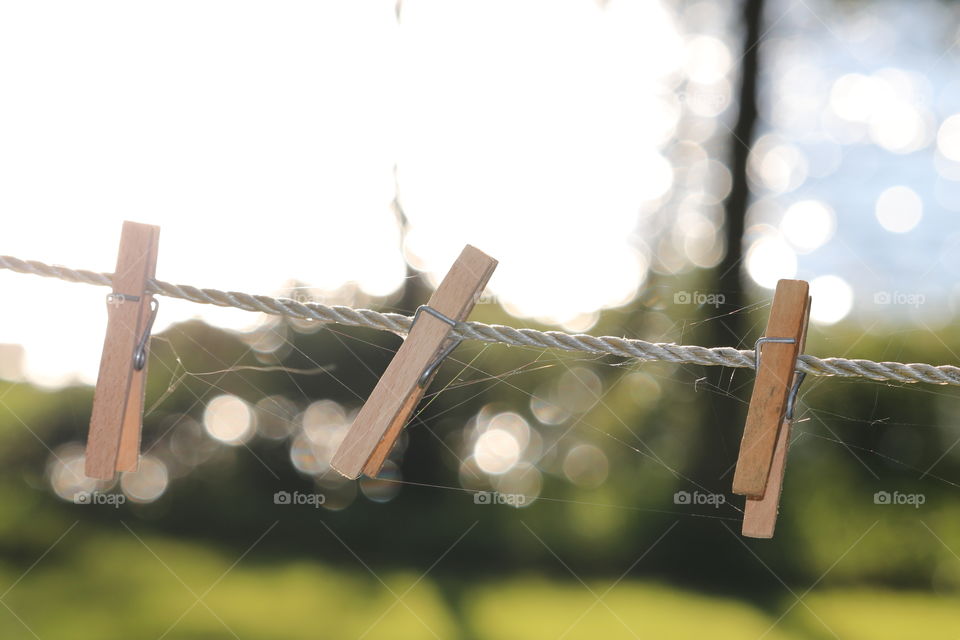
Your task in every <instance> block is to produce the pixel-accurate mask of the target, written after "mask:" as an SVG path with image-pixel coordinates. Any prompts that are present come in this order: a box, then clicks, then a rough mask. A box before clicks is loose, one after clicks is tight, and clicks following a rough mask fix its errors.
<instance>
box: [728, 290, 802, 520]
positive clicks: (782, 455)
mask: <svg viewBox="0 0 960 640" xmlns="http://www.w3.org/2000/svg"><path fill="white" fill-rule="evenodd" d="M811 303H812V301H811V300H810V299H809V298H808V299H807V310H806V313H805V316H804V321H803V331H802V333H801V336H800V348H799V350H798V352H799V353H803V352H804V348H805V347H806V344H807V327H808V325H809V323H810V304H811ZM793 375H794V378H793V380H791V382H790V384H791V387H792V386H793V384H794V383H795V382H796V376H797V374H796V372H794V374H793ZM794 408H796V407H794ZM792 431H793V429H792V425H791V421H790V420H788V419H787V418H786V416H784V419H783V424H782V425H781V426H780V435H779V436H778V437H777V446H776V448H774V450H773V460H772V461H771V463H770V473H769V475H768V477H767V489H766V491H764V494H763V497H762V498H751V497H749V496H748V497H747V502H746V504H745V505H744V507H743V528H742V529H741V533H742V534H743V535H745V536H747V537H749V538H772V537H773V532H774V530H775V529H776V526H777V514H778V512H779V510H780V496H781V494H782V492H783V478H784V472H785V471H786V467H787V453H788V451H789V448H790V437H791V432H792Z"/></svg>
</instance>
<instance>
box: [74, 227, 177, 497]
mask: <svg viewBox="0 0 960 640" xmlns="http://www.w3.org/2000/svg"><path fill="white" fill-rule="evenodd" d="M159 243H160V227H155V226H151V225H146V224H138V223H135V222H124V223H123V231H122V233H121V235H120V251H119V255H118V257H117V268H116V271H114V274H113V293H112V294H110V295H109V296H108V297H107V314H108V319H107V332H106V337H105V338H104V342H103V355H102V356H101V359H100V372H99V374H98V375H97V386H96V389H95V390H94V394H93V411H92V413H91V416H90V433H89V436H88V438H87V453H86V465H85V471H86V474H87V475H88V476H89V477H91V478H99V479H104V480H107V479H110V478H112V477H113V475H114V473H115V472H116V471H118V470H119V471H133V470H136V468H137V464H138V460H139V455H140V426H141V420H142V417H143V394H144V383H145V380H146V372H147V367H146V356H147V353H146V348H147V340H148V339H149V331H150V327H151V326H152V324H153V316H154V313H155V309H156V308H155V306H154V305H156V302H155V301H154V300H153V297H152V296H150V295H147V292H146V287H147V282H148V281H149V280H151V279H152V278H153V277H154V274H155V272H156V266H157V251H158V249H159ZM138 351H142V353H141V355H140V356H139V357H138V355H137V354H138ZM138 365H139V366H138Z"/></svg>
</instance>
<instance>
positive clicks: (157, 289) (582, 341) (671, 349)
mask: <svg viewBox="0 0 960 640" xmlns="http://www.w3.org/2000/svg"><path fill="white" fill-rule="evenodd" d="M0 269H9V270H11V271H16V272H18V273H29V274H33V275H38V276H44V277H48V278H59V279H60V280H66V281H68V282H82V283H86V284H93V285H99V286H107V287H108V286H111V280H112V276H111V274H109V273H97V272H94V271H85V270H77V269H67V268H65V267H59V266H53V265H48V264H44V263H42V262H36V261H33V260H29V261H27V260H20V259H18V258H13V257H10V256H0ZM148 288H149V291H150V293H156V294H159V295H162V296H167V297H170V298H180V299H182V300H189V301H190V302H196V303H199V304H213V305H217V306H219V307H235V308H237V309H244V310H246V311H260V312H262V313H268V314H271V315H278V316H286V317H290V318H300V319H304V320H316V321H318V322H324V323H334V324H340V325H346V326H353V327H369V328H372V329H381V330H383V331H391V332H393V333H396V334H400V335H406V333H407V332H408V331H409V329H410V324H411V322H412V320H413V318H412V317H411V316H405V315H402V314H399V313H380V312H379V311H373V310H371V309H353V308H351V307H343V306H327V305H324V304H319V303H316V302H298V301H296V300H291V299H288V298H273V297H270V296H257V295H251V294H249V293H240V292H237V291H220V290H218V289H198V288H196V287H191V286H189V285H177V284H170V283H169V282H161V281H159V280H153V281H151V282H150V283H149V285H148ZM453 333H454V334H455V335H456V336H459V337H461V338H464V339H467V340H479V341H481V342H493V343H499V344H508V345H513V346H517V347H533V348H536V349H562V350H564V351H579V352H584V353H592V354H610V355H615V356H623V357H627V358H636V359H638V360H644V361H648V362H652V361H659V362H674V363H679V364H701V365H719V366H724V367H744V368H748V369H752V368H753V367H754V360H753V358H754V353H753V351H752V350H739V349H734V348H732V347H710V348H708V347H699V346H696V345H679V344H672V343H655V342H646V341H645V340H633V339H627V338H617V337H614V336H600V337H598V336H590V335H585V334H569V333H563V332H560V331H537V330H535V329H515V328H513V327H506V326H503V325H489V324H482V323H480V322H461V323H458V325H457V327H456V328H455V329H454V330H453ZM797 368H798V369H799V370H800V371H803V372H805V373H807V374H808V375H815V376H838V377H843V378H869V379H870V380H877V381H886V380H889V381H893V382H903V383H911V382H928V383H931V384H949V385H957V386H960V367H955V366H952V365H940V366H934V365H930V364H924V363H913V364H904V363H901V362H873V361H871V360H858V359H854V360H851V359H847V358H817V357H814V356H810V355H802V356H800V358H799V362H798V364H797Z"/></svg>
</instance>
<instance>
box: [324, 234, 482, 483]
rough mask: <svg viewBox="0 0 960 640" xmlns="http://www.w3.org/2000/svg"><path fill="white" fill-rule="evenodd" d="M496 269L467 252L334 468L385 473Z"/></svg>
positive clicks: (420, 318) (419, 320)
mask: <svg viewBox="0 0 960 640" xmlns="http://www.w3.org/2000/svg"><path fill="white" fill-rule="evenodd" d="M496 267H497V261H496V260H494V259H493V258H491V257H490V256H488V255H486V254H485V253H483V252H482V251H480V250H479V249H476V248H474V247H472V246H470V245H467V246H466V247H465V248H464V249H463V252H461V253H460V257H459V258H457V260H456V262H454V263H453V266H452V267H451V268H450V271H449V272H448V273H447V275H446V277H445V278H444V279H443V282H441V283H440V286H439V287H437V290H436V291H435V292H434V294H433V295H432V296H431V297H430V302H429V303H428V304H427V305H425V306H422V307H420V308H419V309H417V313H416V315H414V318H413V324H412V326H411V327H410V333H409V334H408V335H407V338H406V339H405V340H404V341H403V344H402V345H401V346H400V348H399V349H398V350H397V353H396V355H395V356H394V357H393V360H391V362H390V365H389V366H388V367H387V370H386V371H385V372H384V374H383V377H382V378H380V381H379V382H377V386H376V387H375V388H374V390H373V393H371V394H370V397H369V398H368V399H367V402H366V403H365V404H364V405H363V407H362V408H361V409H360V413H358V414H357V418H356V419H355V420H354V422H353V425H352V426H351V427H350V431H348V432H347V435H346V437H345V438H344V440H343V442H342V443H341V445H340V448H339V449H338V450H337V452H336V454H334V456H333V459H332V460H331V463H330V465H331V466H332V467H333V468H334V469H336V470H337V471H338V472H340V473H341V474H342V475H344V476H346V477H348V478H358V477H359V476H360V474H361V473H365V474H367V475H368V476H371V477H374V476H376V475H377V474H378V473H380V468H381V467H382V466H383V463H384V461H386V459H387V456H389V455H390V451H391V449H393V444H394V442H395V441H396V439H397V437H398V436H399V435H400V431H401V429H403V426H404V425H405V424H406V423H407V420H408V419H409V418H410V414H411V413H413V411H414V409H416V407H417V404H419V403H420V399H421V398H422V397H423V394H424V391H426V388H427V387H428V386H429V384H430V381H431V380H432V379H433V376H434V374H435V373H436V371H437V368H438V366H439V364H440V363H441V362H442V361H443V359H444V358H445V357H446V356H447V355H449V353H450V352H451V351H453V349H454V348H455V347H456V346H457V344H459V342H460V341H459V340H456V339H451V338H450V331H451V330H452V329H453V327H455V326H456V324H457V323H458V322H462V321H464V320H466V319H467V316H468V315H470V311H471V310H472V309H473V306H474V304H476V301H477V298H478V297H480V294H481V293H483V289H484V287H486V285H487V281H488V280H489V279H490V276H491V275H492V274H493V270H494V269H496Z"/></svg>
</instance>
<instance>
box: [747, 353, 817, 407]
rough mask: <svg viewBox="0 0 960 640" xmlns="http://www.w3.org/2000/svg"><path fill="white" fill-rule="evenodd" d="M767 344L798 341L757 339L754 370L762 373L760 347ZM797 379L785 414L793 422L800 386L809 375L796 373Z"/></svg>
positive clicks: (791, 390) (788, 399) (788, 397)
mask: <svg viewBox="0 0 960 640" xmlns="http://www.w3.org/2000/svg"><path fill="white" fill-rule="evenodd" d="M765 342H777V343H780V344H794V343H796V340H794V339H793V338H768V337H766V336H764V337H763V338H759V339H757V342H756V344H755V345H754V347H753V363H754V366H753V368H754V370H756V371H758V372H759V371H760V345H762V344H763V343H765ZM795 373H796V379H795V380H794V382H793V387H791V389H790V395H788V396H787V408H786V411H785V412H784V417H785V418H786V419H787V420H793V409H794V407H795V406H796V402H797V392H799V391H800V385H801V384H803V379H804V378H806V377H807V374H806V373H804V372H803V371H795Z"/></svg>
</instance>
